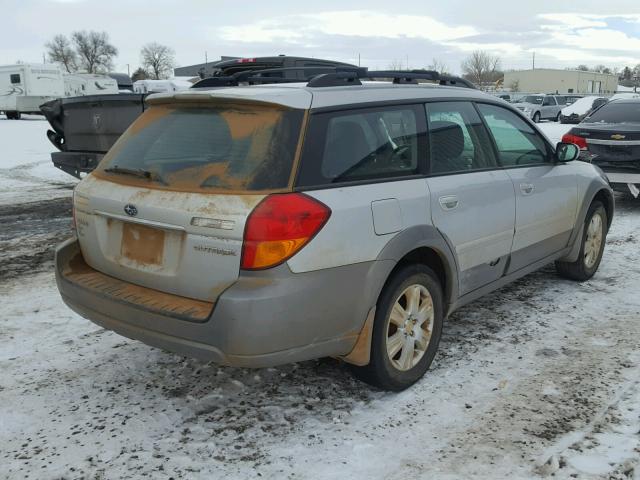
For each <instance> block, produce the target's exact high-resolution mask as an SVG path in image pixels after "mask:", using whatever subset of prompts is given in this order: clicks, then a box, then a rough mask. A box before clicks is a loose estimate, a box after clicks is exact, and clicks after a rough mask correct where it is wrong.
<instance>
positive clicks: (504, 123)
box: [478, 104, 578, 272]
mask: <svg viewBox="0 0 640 480" xmlns="http://www.w3.org/2000/svg"><path fill="white" fill-rule="evenodd" d="M478 109H479V111H480V113H481V114H482V116H483V118H484V120H485V122H486V124H487V126H488V128H489V130H490V131H491V133H492V136H493V138H494V140H495V144H496V148H497V150H498V155H499V158H500V163H501V164H502V166H503V167H504V168H505V172H506V173H508V175H509V177H510V178H511V181H512V182H513V188H514V190H515V195H516V225H515V227H516V228H515V237H514V240H513V251H512V254H511V264H510V266H509V272H513V271H516V270H519V269H520V268H522V267H525V266H527V265H529V264H531V263H534V262H536V261H538V260H541V259H543V258H545V257H547V256H549V255H551V254H553V253H555V252H558V251H559V250H561V249H562V248H564V247H566V246H567V244H568V241H569V236H570V235H571V232H572V230H573V227H574V225H575V220H576V214H577V202H578V186H577V179H576V176H575V173H574V170H573V169H572V168H571V167H570V166H569V165H566V164H554V163H553V162H552V152H551V149H550V147H549V145H548V144H547V143H546V142H545V140H544V139H543V138H542V136H541V135H540V134H539V133H538V132H537V131H536V130H534V129H533V127H531V126H530V125H529V124H528V123H527V122H525V121H524V120H523V119H522V118H520V117H519V116H518V115H517V114H515V113H513V112H511V111H509V110H508V109H506V108H503V107H499V106H497V105H488V104H479V105H478Z"/></svg>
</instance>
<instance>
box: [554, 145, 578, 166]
mask: <svg viewBox="0 0 640 480" xmlns="http://www.w3.org/2000/svg"><path fill="white" fill-rule="evenodd" d="M579 156H580V147H578V146H577V145H576V144H575V143H563V142H559V143H558V145H556V155H555V158H556V161H557V162H572V161H573V160H575V159H576V158H578V157H579Z"/></svg>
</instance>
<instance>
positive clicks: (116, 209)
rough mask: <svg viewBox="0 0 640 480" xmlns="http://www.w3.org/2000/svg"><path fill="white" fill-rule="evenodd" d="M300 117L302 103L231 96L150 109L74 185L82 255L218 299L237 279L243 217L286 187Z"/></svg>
mask: <svg viewBox="0 0 640 480" xmlns="http://www.w3.org/2000/svg"><path fill="white" fill-rule="evenodd" d="M303 119H304V110H302V109H293V108H286V107H283V106H281V105H274V104H267V103H260V102H246V101H245V102H242V101H237V102H236V101H234V100H233V99H229V98H227V99H221V100H220V102H216V101H215V99H214V100H211V101H209V102H204V103H202V102H201V103H197V102H183V103H169V104H161V105H156V106H153V107H151V108H150V109H149V110H147V111H146V112H145V113H144V114H143V115H142V116H141V117H140V118H139V119H138V120H137V121H136V122H134V124H133V125H132V126H131V127H130V128H129V129H128V130H127V132H126V133H125V134H124V135H123V136H122V137H121V138H120V140H118V142H117V143H116V144H115V145H114V147H113V148H112V149H111V150H110V151H109V153H108V154H107V155H106V156H105V158H104V160H103V161H102V162H101V164H100V166H99V167H98V169H96V170H95V171H94V172H93V173H92V174H91V175H90V176H88V177H87V178H86V179H85V180H84V181H83V182H81V183H80V184H79V186H78V187H77V189H76V194H75V198H74V206H75V216H76V228H77V233H78V239H79V242H80V247H81V250H82V254H83V257H84V260H85V261H86V263H87V264H88V265H89V266H90V267H92V268H94V269H96V270H98V271H99V272H102V273H104V274H106V275H109V276H112V277H115V278H117V279H120V280H124V281H127V282H131V283H133V284H136V285H140V286H143V287H147V288H151V289H156V290H160V291H162V292H168V293H171V294H174V295H179V296H183V297H187V298H192V299H196V300H202V301H208V302H213V301H215V300H216V299H217V297H218V296H219V295H220V293H221V292H222V291H224V290H225V289H226V288H227V287H229V286H230V285H231V284H233V283H234V282H235V281H236V280H237V278H238V275H239V270H240V260H241V251H242V239H243V232H244V225H245V221H246V218H247V217H248V215H249V214H250V213H251V211H252V210H253V209H254V207H255V206H256V205H257V204H258V203H259V202H260V201H261V200H262V199H263V198H264V197H265V196H266V195H268V194H269V193H273V192H281V191H288V190H290V189H291V185H292V181H293V171H294V165H295V158H296V155H297V153H298V144H299V142H300V138H301V131H302V123H303Z"/></svg>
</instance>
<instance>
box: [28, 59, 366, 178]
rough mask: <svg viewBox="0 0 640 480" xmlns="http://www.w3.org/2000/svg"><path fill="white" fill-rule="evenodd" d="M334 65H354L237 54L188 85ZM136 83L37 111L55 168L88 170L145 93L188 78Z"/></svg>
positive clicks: (285, 75)
mask: <svg viewBox="0 0 640 480" xmlns="http://www.w3.org/2000/svg"><path fill="white" fill-rule="evenodd" d="M282 65H285V66H286V68H285V69H284V70H282V69H280V70H278V71H273V70H274V68H275V67H276V66H282ZM296 65H297V67H296ZM337 66H346V67H351V68H357V67H355V66H354V65H349V64H345V63H341V62H333V61H331V60H323V59H320V58H304V57H288V56H277V57H258V58H240V59H234V60H228V61H224V62H218V63H217V64H216V70H215V73H216V76H215V77H210V78H205V79H204V80H201V81H199V82H197V83H196V84H194V85H193V86H192V88H205V87H206V88H210V87H212V86H221V85H220V81H221V80H222V79H227V78H229V77H230V76H232V75H237V74H241V73H243V72H264V69H265V68H267V69H268V70H270V71H269V72H265V73H256V75H263V76H264V78H265V80H268V79H272V80H278V81H293V80H300V79H303V78H305V79H306V78H308V77H309V76H310V75H311V76H312V75H317V74H318V73H324V72H328V71H330V70H331V68H333V69H335V67H337ZM304 69H307V71H306V72H305V70H304ZM276 70H277V69H276ZM136 84H137V85H136V86H135V87H133V86H131V87H130V88H131V91H135V92H137V93H136V94H127V95H125V94H120V95H99V96H88V97H83V98H70V99H58V100H53V101H51V102H48V103H47V104H46V105H43V106H42V113H43V114H44V115H45V117H46V118H47V120H48V121H49V123H50V124H51V127H52V128H53V130H48V131H47V137H48V138H49V140H50V141H51V143H53V145H54V146H55V147H56V148H57V149H58V150H59V151H58V152H53V153H52V154H51V161H52V162H53V165H54V166H55V167H56V168H59V169H60V170H62V171H64V172H66V173H68V174H69V175H73V176H74V177H76V178H81V177H82V175H84V174H87V173H89V172H91V171H92V170H93V169H94V168H95V167H96V165H98V163H99V162H100V160H101V159H102V157H104V154H105V153H106V152H107V150H109V148H111V146H112V145H113V144H114V143H115V141H116V140H117V139H118V138H119V137H120V135H122V133H123V132H124V131H125V130H126V129H127V128H128V127H129V125H131V123H132V122H133V121H134V120H135V119H136V118H138V116H139V115H140V114H141V113H142V112H143V111H144V110H145V102H144V99H145V97H146V96H147V94H148V93H150V92H151V91H153V90H154V89H163V90H161V91H176V90H179V89H181V88H185V89H186V88H188V87H189V85H188V84H187V82H185V81H176V80H172V81H171V80H145V81H140V82H136ZM236 84H237V82H236ZM123 86H124V85H123ZM140 94H142V95H140ZM40 103H42V102H40Z"/></svg>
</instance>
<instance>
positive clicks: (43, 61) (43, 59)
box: [42, 53, 47, 63]
mask: <svg viewBox="0 0 640 480" xmlns="http://www.w3.org/2000/svg"><path fill="white" fill-rule="evenodd" d="M42 63H47V60H46V59H45V57H44V53H43V54H42Z"/></svg>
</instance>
